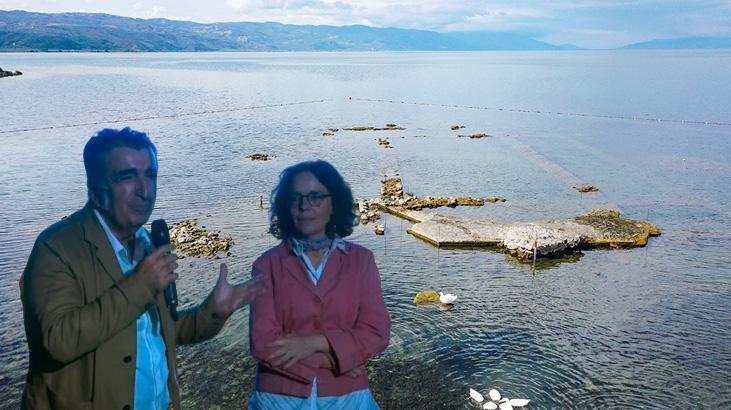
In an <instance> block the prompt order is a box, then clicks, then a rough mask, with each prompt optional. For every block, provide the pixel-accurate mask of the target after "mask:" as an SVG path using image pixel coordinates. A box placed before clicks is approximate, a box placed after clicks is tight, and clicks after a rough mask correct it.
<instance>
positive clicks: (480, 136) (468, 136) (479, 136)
mask: <svg viewBox="0 0 731 410" xmlns="http://www.w3.org/2000/svg"><path fill="white" fill-rule="evenodd" d="M457 136H458V137H459V138H472V139H475V138H488V137H492V135H489V134H467V135H462V134H459V135H457Z"/></svg>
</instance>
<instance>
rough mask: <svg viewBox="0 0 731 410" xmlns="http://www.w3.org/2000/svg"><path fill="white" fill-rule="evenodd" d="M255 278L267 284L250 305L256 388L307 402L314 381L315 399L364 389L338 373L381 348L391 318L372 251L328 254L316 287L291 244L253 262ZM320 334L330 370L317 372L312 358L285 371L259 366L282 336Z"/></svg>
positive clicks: (364, 381) (355, 248) (363, 380)
mask: <svg viewBox="0 0 731 410" xmlns="http://www.w3.org/2000/svg"><path fill="white" fill-rule="evenodd" d="M252 274H253V275H254V276H257V277H261V278H262V279H263V281H264V283H265V284H266V285H267V290H266V292H265V293H264V295H262V296H260V297H259V298H258V299H257V301H256V302H254V303H253V304H252V305H251V318H250V331H249V335H250V344H251V354H252V355H253V356H254V358H255V359H256V360H257V361H258V362H259V366H258V370H257V380H256V389H257V390H259V391H262V392H269V393H279V394H288V395H292V396H299V397H307V396H309V394H310V390H311V388H312V381H313V379H314V378H315V377H317V388H318V393H319V395H320V396H339V395H342V394H346V393H350V392H352V391H355V390H360V389H365V388H367V387H368V375H367V374H366V373H365V372H364V373H363V374H361V375H360V376H359V377H358V378H351V377H349V376H345V375H344V374H345V373H347V372H348V371H350V370H352V369H355V368H356V367H358V366H361V365H363V364H365V363H366V362H367V361H368V359H370V358H371V357H373V356H375V355H377V354H379V353H381V352H383V351H384V350H385V349H386V347H387V346H388V337H389V333H390V330H391V319H390V317H389V314H388V310H386V305H385V303H384V302H383V295H382V294H381V278H380V275H379V273H378V269H377V268H376V262H375V259H374V258H373V253H372V252H371V251H369V250H368V249H366V248H364V247H362V246H359V245H355V244H352V243H350V242H348V243H346V246H345V249H344V250H340V249H338V248H336V249H334V250H333V251H332V253H331V254H330V256H329V258H328V260H327V264H326V265H325V270H324V272H323V274H322V277H321V278H320V281H319V282H318V284H317V286H315V285H314V284H313V283H312V281H311V280H310V279H309V276H308V274H307V271H306V270H305V268H304V266H302V262H301V261H300V260H299V258H298V257H297V256H296V255H295V254H294V252H293V251H292V247H291V244H290V241H288V240H284V241H282V242H281V243H280V244H279V245H277V246H275V247H274V248H272V249H270V250H268V251H267V252H265V253H264V254H263V255H262V256H260V257H259V258H258V259H257V260H256V261H255V262H254V268H253V273H252ZM318 333H321V334H323V335H325V337H326V338H327V340H328V342H329V343H330V347H331V350H332V352H333V353H334V354H333V356H334V358H335V362H336V370H334V371H332V370H329V369H321V368H320V360H319V357H320V356H318V355H317V354H313V355H312V356H310V357H308V358H306V359H304V360H301V361H300V362H298V363H297V364H295V365H293V366H292V367H290V368H288V369H286V370H285V369H281V368H277V367H274V366H272V365H271V364H270V363H267V362H266V358H267V357H268V356H269V354H270V353H271V352H272V350H271V349H268V348H267V345H268V344H269V343H272V342H274V341H275V340H277V339H279V338H280V337H282V336H285V335H288V334H296V335H303V336H304V335H312V334H318Z"/></svg>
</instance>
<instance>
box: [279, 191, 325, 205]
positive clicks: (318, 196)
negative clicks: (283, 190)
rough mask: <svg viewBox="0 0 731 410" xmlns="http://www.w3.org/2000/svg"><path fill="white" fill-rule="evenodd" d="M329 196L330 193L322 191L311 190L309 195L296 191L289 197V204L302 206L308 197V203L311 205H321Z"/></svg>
mask: <svg viewBox="0 0 731 410" xmlns="http://www.w3.org/2000/svg"><path fill="white" fill-rule="evenodd" d="M329 197H330V195H329V194H322V193H320V192H310V193H309V194H307V195H302V194H300V193H299V192H294V193H292V195H291V196H290V198H289V204H290V206H295V205H297V208H302V204H303V203H304V200H305V198H307V203H308V204H310V206H320V205H322V201H324V200H325V198H329Z"/></svg>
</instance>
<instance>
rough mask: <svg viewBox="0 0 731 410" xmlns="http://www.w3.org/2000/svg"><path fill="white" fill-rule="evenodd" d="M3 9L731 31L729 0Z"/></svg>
mask: <svg viewBox="0 0 731 410" xmlns="http://www.w3.org/2000/svg"><path fill="white" fill-rule="evenodd" d="M0 9H3V10H12V9H21V10H29V11H39V12H51V13H58V12H68V11H82V10H84V11H89V12H102V13H110V14H117V15H122V16H130V17H137V18H152V17H164V18H171V19H185V20H191V21H196V22H200V23H213V22H223V21H256V22H263V21H276V22H281V23H289V24H328V25H338V26H340V25H351V24H363V25H368V26H375V27H400V28H411V29H425V30H435V31H442V32H444V31H478V30H479V31H511V32H520V33H522V34H526V33H527V34H530V35H533V36H539V37H540V39H542V40H545V41H549V42H552V43H556V42H560V43H574V44H577V45H581V46H584V47H589V48H591V47H600V48H603V47H613V46H620V45H624V44H626V42H636V41H644V40H649V39H652V38H659V37H663V38H669V37H683V36H691V35H719V36H720V35H731V1H729V0H694V1H685V2H680V1H675V0H583V1H582V0H553V1H546V0H523V1H521V2H516V1H514V0H456V1H444V0H207V1H205V2H204V1H203V0H133V2H121V1H116V2H100V1H93V0H64V1H63V2H61V1H58V0H0Z"/></svg>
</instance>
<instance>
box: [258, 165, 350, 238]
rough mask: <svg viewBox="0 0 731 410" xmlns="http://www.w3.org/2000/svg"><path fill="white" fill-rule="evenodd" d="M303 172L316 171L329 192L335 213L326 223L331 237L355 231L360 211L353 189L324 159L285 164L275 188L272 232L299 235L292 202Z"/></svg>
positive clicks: (270, 227) (279, 236)
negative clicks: (291, 208) (357, 211)
mask: <svg viewBox="0 0 731 410" xmlns="http://www.w3.org/2000/svg"><path fill="white" fill-rule="evenodd" d="M303 172H311V173H312V174H313V175H315V178H317V180H318V181H319V182H320V183H321V184H322V185H324V186H325V188H327V190H328V192H329V194H330V199H331V200H332V208H333V214H332V216H331V217H330V222H328V224H327V226H326V227H325V230H326V233H327V235H328V236H329V237H331V238H332V237H334V236H335V235H337V236H339V237H341V238H345V237H346V236H348V235H350V234H351V233H353V227H354V226H355V225H356V224H357V215H356V213H355V212H354V210H353V192H352V191H351V190H350V186H348V183H347V182H345V180H344V179H343V177H342V176H341V175H340V173H338V171H337V170H336V169H335V167H334V166H332V164H330V163H329V162H327V161H322V160H316V161H306V162H300V163H299V164H296V165H292V166H291V167H288V168H286V169H285V170H284V171H282V173H281V174H280V175H279V184H277V186H276V187H275V188H274V190H272V196H271V198H272V201H271V202H272V207H271V213H270V216H269V232H270V233H271V234H272V235H274V236H275V237H276V238H278V239H287V238H291V237H296V236H297V228H296V227H295V226H294V221H293V220H292V214H291V213H290V204H291V199H292V194H293V187H294V179H295V177H296V176H297V175H299V174H301V173H303Z"/></svg>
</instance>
